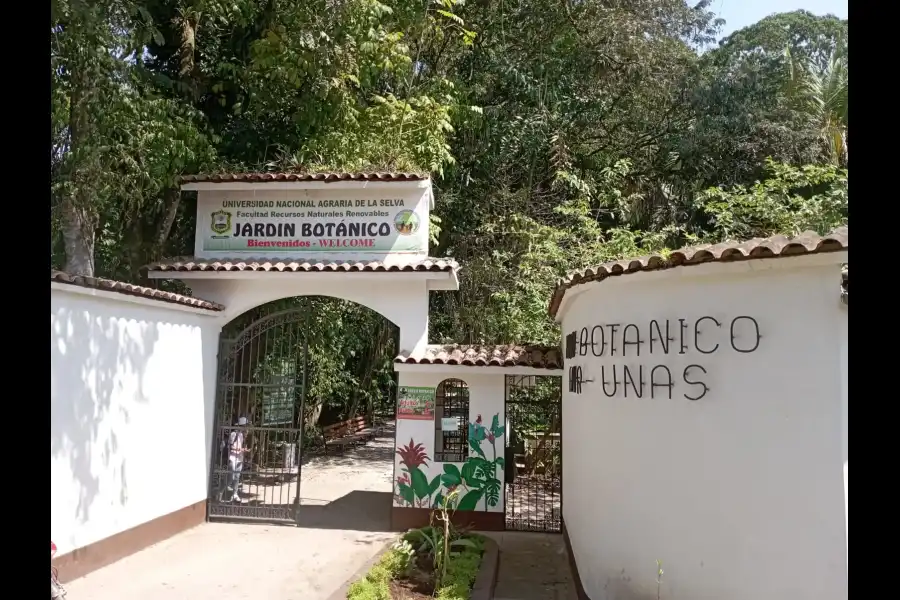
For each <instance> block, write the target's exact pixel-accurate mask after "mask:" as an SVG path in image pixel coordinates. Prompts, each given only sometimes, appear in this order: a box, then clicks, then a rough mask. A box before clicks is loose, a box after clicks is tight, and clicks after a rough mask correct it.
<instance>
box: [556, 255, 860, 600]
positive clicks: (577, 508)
mask: <svg viewBox="0 0 900 600" xmlns="http://www.w3.org/2000/svg"><path fill="white" fill-rule="evenodd" d="M835 260H836V261H838V260H841V258H840V257H837V258H836V259H835ZM844 260H846V259H845V258H844ZM804 265H807V266H806V268H801V267H803V266H804ZM808 265H809V263H805V262H804V259H779V260H777V261H752V262H748V263H739V264H732V265H727V264H726V265H709V266H704V267H692V268H690V269H675V270H673V271H669V272H661V273H640V274H633V275H628V276H625V277H615V278H610V279H609V280H607V281H604V282H601V283H598V284H590V285H586V286H581V287H582V288H583V289H581V290H579V291H580V292H582V293H580V295H577V296H576V297H575V298H574V299H573V300H572V302H571V303H570V304H568V305H567V310H566V312H565V314H564V315H563V317H562V318H563V335H566V334H569V333H571V332H573V331H576V332H578V331H580V330H581V328H583V327H587V328H588V330H589V331H590V330H591V327H592V326H594V325H603V324H621V326H622V327H620V328H619V334H621V333H622V331H623V329H622V328H623V327H624V325H626V324H629V323H634V324H637V325H638V326H639V328H640V332H641V336H642V339H643V340H644V341H645V343H644V344H643V345H642V346H641V353H640V357H638V356H636V355H635V353H634V347H633V346H631V347H629V354H628V355H627V356H624V357H623V356H622V346H621V337H620V338H619V343H618V347H617V349H616V350H617V353H616V355H615V356H614V357H610V356H609V355H608V351H609V348H608V347H607V352H606V353H605V354H604V356H602V357H594V356H593V354H592V352H591V347H590V346H588V347H587V349H586V351H587V355H586V356H581V355H579V356H576V357H575V358H574V359H569V360H567V361H566V368H567V370H568V369H569V368H570V367H572V366H581V367H582V369H583V373H582V375H583V378H584V379H585V380H591V379H593V380H594V381H593V382H592V383H585V384H584V385H583V388H582V389H583V393H581V394H574V393H571V392H569V391H568V387H569V373H568V371H567V373H566V377H565V378H564V382H563V389H564V400H563V430H564V431H565V432H566V434H565V437H564V442H563V445H564V452H563V457H564V472H565V478H564V480H563V482H564V483H563V485H564V496H565V503H564V513H563V516H564V519H565V521H566V527H567V530H568V532H569V536H570V538H571V542H572V547H573V550H574V555H575V559H576V561H577V564H578V569H579V573H580V576H581V578H582V581H583V583H584V586H585V589H586V591H587V593H588V595H589V596H590V597H591V598H592V599H593V600H622V599H631V598H640V599H644V598H656V560H657V559H659V560H661V561H662V563H663V569H664V571H665V574H664V576H663V583H662V591H661V596H662V597H663V598H665V599H666V600H679V599H683V600H723V599H728V600H759V599H761V598H765V599H767V600H779V599H784V600H800V599H804V598H809V599H815V600H830V599H844V598H846V597H847V566H846V565H847V563H846V556H845V555H846V535H847V534H846V525H845V523H846V520H845V519H846V517H845V514H846V513H845V495H844V494H845V491H844V490H845V487H844V483H843V482H842V475H841V471H842V468H841V466H842V463H845V461H846V412H845V411H846V409H844V411H843V417H842V404H843V406H846V391H844V392H843V394H842V369H841V365H840V357H841V324H840V323H841V321H840V319H841V310H846V309H845V308H844V309H842V308H841V304H840V301H839V294H838V282H839V281H840V275H839V267H838V265H837V264H835V265H828V266H808ZM576 289H578V288H576ZM570 293H571V292H570ZM742 315H747V316H752V317H754V318H755V319H756V320H757V322H758V323H759V329H760V333H761V336H762V337H761V339H760V344H759V348H758V350H757V351H755V352H753V353H749V354H741V353H738V352H735V351H734V350H733V349H732V348H731V345H730V339H729V324H730V323H731V321H732V319H733V318H734V317H737V316H742ZM703 316H711V317H715V318H716V319H717V320H718V321H719V322H721V323H723V327H721V328H716V327H715V326H714V325H713V323H712V322H711V321H709V320H706V321H703V322H702V324H701V327H700V331H701V335H700V338H699V339H700V347H701V348H703V349H709V348H712V347H713V346H714V344H716V343H718V344H719V345H720V346H719V349H718V350H717V351H716V352H715V353H713V354H708V355H704V354H701V353H700V352H698V351H697V350H696V349H695V348H694V345H693V323H694V322H695V321H697V320H698V319H699V318H700V317H703ZM679 318H682V319H686V322H687V324H688V325H689V328H688V332H689V335H688V336H687V339H686V343H687V349H686V351H685V354H678V351H679V339H678V337H679V327H678V319H679ZM652 319H657V320H660V321H662V322H664V320H665V319H670V320H671V321H672V324H673V327H672V333H673V337H675V338H676V339H675V340H674V341H673V342H671V343H672V348H671V349H670V352H669V354H667V355H663V354H662V352H661V350H660V347H659V344H658V343H657V345H656V348H655V350H654V352H653V354H652V355H651V354H650V350H649V345H648V344H647V343H646V341H647V336H648V333H647V330H648V327H649V322H650V321H651V320H652ZM736 330H737V334H738V336H739V337H738V340H737V342H736V343H737V344H738V345H739V347H744V346H742V344H748V345H750V344H751V343H752V342H753V341H754V339H755V337H754V335H753V331H752V326H751V323H750V322H749V321H747V320H742V321H739V322H738V325H737V327H736ZM633 334H634V332H633V330H632V332H631V333H630V337H629V340H631V341H634V340H635V339H636V338H634V336H633ZM843 335H844V336H846V319H845V320H844V334H843ZM844 339H846V337H844ZM597 351H598V352H599V346H598V347H597ZM844 360H846V358H844ZM690 364H697V365H701V366H703V367H704V368H705V369H706V374H705V375H704V374H703V373H702V372H700V371H699V370H698V369H696V368H694V369H692V371H691V373H690V378H692V379H691V381H696V380H698V379H701V378H702V380H703V381H704V382H705V384H706V385H707V386H708V392H707V393H706V395H705V396H704V397H703V398H701V399H700V400H697V401H691V400H688V399H686V398H685V397H684V394H688V395H692V396H695V395H697V393H698V392H700V391H702V387H701V386H699V385H693V386H692V385H689V384H686V383H685V382H684V381H683V380H682V373H683V370H684V369H685V367H686V366H688V365H690ZM613 365H615V366H616V368H617V369H621V368H622V366H623V365H627V366H629V368H630V369H631V374H632V376H634V375H636V374H638V367H639V366H641V365H643V366H644V369H645V371H644V380H645V383H649V381H648V380H649V379H650V373H649V370H650V369H651V368H652V367H653V366H654V365H666V366H667V367H668V368H669V369H670V370H671V373H672V375H673V380H674V383H675V386H674V389H673V394H672V398H671V399H668V397H667V395H666V394H665V393H663V392H664V388H657V397H655V398H650V397H649V392H648V387H647V385H645V386H644V396H643V397H641V398H637V397H635V393H634V388H633V387H629V397H628V398H625V397H624V394H623V391H622V387H621V386H620V387H619V389H618V390H616V392H615V393H613V394H612V397H607V396H606V395H605V394H604V392H603V389H602V382H601V378H602V372H601V367H606V369H607V370H606V377H607V381H609V380H610V371H609V369H610V368H611V366H613ZM659 373H660V374H661V372H659ZM845 373H846V372H845V371H844V375H843V378H844V380H845V379H846V374H845ZM622 376H623V375H622V371H621V370H619V371H618V377H619V378H621V377H622ZM661 380H662V377H658V378H657V379H656V381H657V383H659V382H660V381H661ZM607 389H608V391H609V392H610V393H612V389H611V387H608V388H607ZM842 434H843V435H842ZM842 438H843V440H844V442H843V444H842ZM842 446H843V448H842Z"/></svg>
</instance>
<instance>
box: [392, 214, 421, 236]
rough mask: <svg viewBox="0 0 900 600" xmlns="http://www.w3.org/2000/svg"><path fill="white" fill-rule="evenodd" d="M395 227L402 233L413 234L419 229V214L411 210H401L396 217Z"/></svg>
mask: <svg viewBox="0 0 900 600" xmlns="http://www.w3.org/2000/svg"><path fill="white" fill-rule="evenodd" d="M394 228H395V229H396V230H397V233H399V234H400V235H412V234H414V233H415V232H417V231H418V230H419V215H417V214H416V213H414V212H413V211H411V210H401V211H400V212H399V213H397V216H396V217H394Z"/></svg>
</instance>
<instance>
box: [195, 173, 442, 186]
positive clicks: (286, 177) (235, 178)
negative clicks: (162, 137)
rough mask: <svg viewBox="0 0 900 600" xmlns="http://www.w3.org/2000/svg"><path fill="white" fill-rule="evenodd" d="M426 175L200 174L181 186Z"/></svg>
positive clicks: (420, 176)
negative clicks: (189, 184) (188, 184)
mask: <svg viewBox="0 0 900 600" xmlns="http://www.w3.org/2000/svg"><path fill="white" fill-rule="evenodd" d="M427 179H429V176H428V175H427V174H425V173H385V172H381V173H378V172H370V173H200V174H198V175H182V176H181V178H180V183H181V184H187V183H229V182H247V183H267V182H271V181H321V182H324V183H334V182H337V181H385V182H389V181H425V180H427Z"/></svg>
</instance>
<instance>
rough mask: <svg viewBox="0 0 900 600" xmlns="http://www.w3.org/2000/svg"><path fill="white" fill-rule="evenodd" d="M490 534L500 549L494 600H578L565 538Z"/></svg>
mask: <svg viewBox="0 0 900 600" xmlns="http://www.w3.org/2000/svg"><path fill="white" fill-rule="evenodd" d="M488 535H490V536H491V537H492V538H494V539H495V540H496V541H497V543H498V544H499V546H500V572H499V574H498V577H497V588H496V590H495V592H494V598H495V600H577V598H578V596H577V595H576V592H575V583H574V581H573V579H572V573H571V570H570V569H569V559H568V554H567V553H566V546H565V543H564V542H563V537H562V535H560V534H558V533H557V534H553V533H530V532H518V531H507V532H503V533H490V534H488Z"/></svg>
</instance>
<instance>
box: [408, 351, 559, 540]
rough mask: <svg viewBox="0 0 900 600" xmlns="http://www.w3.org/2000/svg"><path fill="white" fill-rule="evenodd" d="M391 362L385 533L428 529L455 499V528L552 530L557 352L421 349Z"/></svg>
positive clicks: (556, 507) (556, 451)
mask: <svg viewBox="0 0 900 600" xmlns="http://www.w3.org/2000/svg"><path fill="white" fill-rule="evenodd" d="M394 363H395V364H394V369H395V370H396V371H397V372H398V375H399V380H398V394H397V395H398V399H397V429H396V432H397V433H396V442H397V451H396V453H397V456H396V462H395V464H394V500H393V507H392V509H391V524H392V527H393V529H395V530H400V531H402V530H406V529H409V528H412V527H423V526H425V525H427V524H428V523H429V520H430V517H431V510H432V508H435V507H440V506H442V505H444V499H445V498H448V497H449V496H450V494H451V493H454V492H455V493H456V496H454V497H453V500H452V501H451V502H452V505H453V506H455V507H456V512H455V514H454V520H455V521H456V522H457V523H459V524H461V525H463V526H470V527H474V528H476V529H479V530H482V531H503V530H506V529H512V530H520V529H524V530H531V531H547V532H559V531H560V530H561V526H562V513H561V509H562V484H561V470H562V455H561V450H562V406H561V400H562V398H561V394H560V376H561V374H562V355H561V353H560V350H559V348H557V347H548V346H537V345H532V346H515V345H498V346H485V345H458V344H448V345H429V346H426V347H425V348H424V349H423V350H421V351H417V352H403V353H401V354H400V355H399V356H398V357H397V358H396V359H395V361H394Z"/></svg>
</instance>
